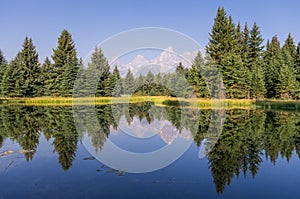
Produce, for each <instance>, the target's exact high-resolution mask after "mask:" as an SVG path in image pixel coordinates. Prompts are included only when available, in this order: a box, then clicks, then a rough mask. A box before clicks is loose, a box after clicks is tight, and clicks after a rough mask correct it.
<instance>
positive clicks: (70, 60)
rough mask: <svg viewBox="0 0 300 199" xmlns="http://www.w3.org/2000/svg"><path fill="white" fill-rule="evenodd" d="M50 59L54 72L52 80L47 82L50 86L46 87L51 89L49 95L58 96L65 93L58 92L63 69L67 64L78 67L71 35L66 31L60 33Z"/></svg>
mask: <svg viewBox="0 0 300 199" xmlns="http://www.w3.org/2000/svg"><path fill="white" fill-rule="evenodd" d="M52 59H53V61H54V63H53V66H54V71H53V76H52V80H51V81H50V80H49V82H48V83H51V85H48V87H49V88H51V95H54V96H59V95H61V93H65V92H66V91H61V90H60V89H61V88H63V87H61V86H60V84H61V82H62V80H63V76H62V75H63V73H64V70H65V67H66V66H68V64H72V66H73V67H74V68H77V67H78V66H77V65H78V59H77V52H76V48H75V43H74V41H73V40H72V35H71V34H70V33H69V32H68V31H67V30H63V31H62V32H61V35H60V37H59V38H58V46H57V48H56V49H53V55H52ZM69 67H70V66H69ZM74 71H75V69H74Z"/></svg>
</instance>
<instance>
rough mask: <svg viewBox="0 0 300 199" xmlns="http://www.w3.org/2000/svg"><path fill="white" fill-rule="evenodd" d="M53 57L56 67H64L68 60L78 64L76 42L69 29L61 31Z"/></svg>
mask: <svg viewBox="0 0 300 199" xmlns="http://www.w3.org/2000/svg"><path fill="white" fill-rule="evenodd" d="M52 59H53V61H54V66H55V67H56V68H62V67H64V66H65V65H66V64H67V62H72V63H74V64H77V62H78V59H77V52H76V48H75V43H74V41H73V40H72V35H71V34H70V33H69V32H68V31H67V30H63V31H62V32H61V34H60V36H59V38H58V46H57V48H56V49H53V55H52Z"/></svg>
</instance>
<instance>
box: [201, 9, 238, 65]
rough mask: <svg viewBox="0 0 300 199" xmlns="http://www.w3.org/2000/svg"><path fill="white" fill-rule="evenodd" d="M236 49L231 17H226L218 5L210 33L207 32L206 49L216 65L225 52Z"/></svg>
mask: <svg viewBox="0 0 300 199" xmlns="http://www.w3.org/2000/svg"><path fill="white" fill-rule="evenodd" d="M237 50H238V48H237V37H236V28H235V25H234V23H233V20H232V17H231V16H230V17H229V18H228V17H227V14H226V12H225V9H224V8H223V7H222V8H220V7H219V8H218V11H217V15H216V17H215V19H214V24H213V27H212V30H211V33H209V42H208V45H207V46H206V51H207V53H208V55H209V56H210V57H211V59H212V60H213V61H214V63H215V64H216V65H217V66H218V65H219V64H220V63H221V61H222V57H223V56H224V55H225V54H226V53H228V52H232V51H237Z"/></svg>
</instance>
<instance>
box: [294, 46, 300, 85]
mask: <svg viewBox="0 0 300 199" xmlns="http://www.w3.org/2000/svg"><path fill="white" fill-rule="evenodd" d="M294 70H295V75H296V80H297V82H298V84H300V42H299V43H298V45H297V49H296V55H295V63H294Z"/></svg>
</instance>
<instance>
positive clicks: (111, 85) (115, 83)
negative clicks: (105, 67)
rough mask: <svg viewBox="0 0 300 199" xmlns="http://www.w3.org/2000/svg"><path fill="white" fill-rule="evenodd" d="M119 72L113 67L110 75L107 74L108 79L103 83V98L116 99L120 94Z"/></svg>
mask: <svg viewBox="0 0 300 199" xmlns="http://www.w3.org/2000/svg"><path fill="white" fill-rule="evenodd" d="M120 79H121V77H120V72H119V69H118V67H117V66H115V68H114V70H113V72H112V73H110V74H109V76H108V78H107V79H106V80H105V81H104V86H105V96H114V97H117V96H119V95H120V94H121V89H122V88H121V86H122V85H121V81H120Z"/></svg>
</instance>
